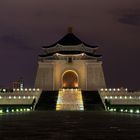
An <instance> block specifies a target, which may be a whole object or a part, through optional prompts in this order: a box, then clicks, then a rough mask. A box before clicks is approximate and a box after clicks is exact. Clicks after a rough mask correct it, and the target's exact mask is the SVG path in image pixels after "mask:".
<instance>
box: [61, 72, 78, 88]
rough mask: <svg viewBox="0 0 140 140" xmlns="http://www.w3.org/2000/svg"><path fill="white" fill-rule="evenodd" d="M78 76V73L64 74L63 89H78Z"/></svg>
mask: <svg viewBox="0 0 140 140" xmlns="http://www.w3.org/2000/svg"><path fill="white" fill-rule="evenodd" d="M78 86H79V84H78V75H77V73H76V72H74V71H72V70H69V71H66V72H64V74H63V76H62V87H63V88H76V87H78Z"/></svg>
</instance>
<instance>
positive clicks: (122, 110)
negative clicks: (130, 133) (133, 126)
mask: <svg viewBox="0 0 140 140" xmlns="http://www.w3.org/2000/svg"><path fill="white" fill-rule="evenodd" d="M108 111H111V112H113V111H114V112H126V113H140V110H139V109H136V110H133V109H120V110H117V109H116V108H110V109H108Z"/></svg>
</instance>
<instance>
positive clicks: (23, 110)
mask: <svg viewBox="0 0 140 140" xmlns="http://www.w3.org/2000/svg"><path fill="white" fill-rule="evenodd" d="M31 110H32V108H24V109H23V108H20V109H11V110H9V109H6V110H3V109H0V114H1V113H10V112H29V111H31Z"/></svg>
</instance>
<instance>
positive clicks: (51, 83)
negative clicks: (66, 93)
mask: <svg viewBox="0 0 140 140" xmlns="http://www.w3.org/2000/svg"><path fill="white" fill-rule="evenodd" d="M67 70H72V71H75V72H76V73H77V74H78V79H79V88H81V89H82V90H97V89H99V88H105V87H106V84H105V78H104V73H103V68H102V62H101V61H96V60H73V62H72V63H68V62H67V61H66V60H44V61H43V62H39V65H38V71H37V76H36V81H35V88H41V89H43V90H44V89H45V90H59V89H60V88H62V75H63V73H64V72H65V71H67Z"/></svg>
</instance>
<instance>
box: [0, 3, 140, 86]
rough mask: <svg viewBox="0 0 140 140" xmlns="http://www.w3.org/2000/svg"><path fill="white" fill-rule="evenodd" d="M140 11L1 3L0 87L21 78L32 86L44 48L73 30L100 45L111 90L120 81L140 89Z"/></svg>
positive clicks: (135, 7) (123, 6)
mask: <svg viewBox="0 0 140 140" xmlns="http://www.w3.org/2000/svg"><path fill="white" fill-rule="evenodd" d="M139 7H140V1H139V0H133V1H132V0H117V1H114V0H82V1H81V0H76V1H75V0H71V1H69V0H59V2H58V1H56V0H47V1H46V0H20V1H19V0H1V1H0V64H1V65H3V67H2V68H1V69H0V77H1V80H0V85H1V84H3V83H6V81H9V79H11V81H12V80H15V79H16V78H17V77H18V75H19V77H20V76H22V77H24V79H25V85H26V86H29V85H31V86H33V83H34V78H33V77H34V75H35V72H36V64H37V55H38V54H40V52H41V46H43V45H46V44H47V45H48V44H52V43H54V42H56V41H57V40H58V39H60V38H61V37H62V36H63V35H64V34H66V32H67V31H66V30H67V27H69V26H73V27H74V33H75V34H76V35H77V36H78V37H79V38H81V39H82V40H83V41H85V42H87V43H88V44H95V45H99V46H100V49H101V51H102V53H103V56H104V57H103V60H104V69H105V74H106V79H107V83H108V86H109V87H110V86H111V87H118V86H120V82H119V81H120V80H121V81H123V82H121V83H122V85H123V86H126V87H130V88H131V87H133V88H138V87H140V84H139V83H140V79H139V78H138V76H137V74H138V73H139V71H140V66H139V65H140V62H139V61H138V60H139V59H140V56H139V52H140V39H139V36H140V10H139ZM5 64H6V65H5ZM10 65H12V66H13V67H12V70H10ZM117 66H119V67H117ZM116 67H117V70H116ZM126 69H127V70H126ZM134 69H135V70H134ZM5 72H6V73H8V76H5V75H6V74H5ZM117 73H118V74H117ZM132 73H133V74H132ZM123 79H124V80H123Z"/></svg>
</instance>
